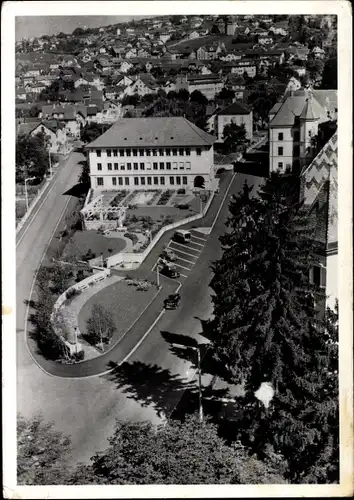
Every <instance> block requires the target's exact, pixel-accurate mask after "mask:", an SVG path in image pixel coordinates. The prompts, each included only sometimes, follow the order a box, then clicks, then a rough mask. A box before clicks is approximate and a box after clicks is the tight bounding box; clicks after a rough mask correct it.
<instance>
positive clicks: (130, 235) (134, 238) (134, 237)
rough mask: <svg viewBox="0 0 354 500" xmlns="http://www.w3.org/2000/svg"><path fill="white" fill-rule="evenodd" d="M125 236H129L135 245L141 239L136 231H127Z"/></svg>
mask: <svg viewBox="0 0 354 500" xmlns="http://www.w3.org/2000/svg"><path fill="white" fill-rule="evenodd" d="M124 237H125V238H129V239H130V240H131V241H132V243H133V245H136V244H137V243H138V241H139V238H138V237H137V235H136V234H134V233H125V234H124Z"/></svg>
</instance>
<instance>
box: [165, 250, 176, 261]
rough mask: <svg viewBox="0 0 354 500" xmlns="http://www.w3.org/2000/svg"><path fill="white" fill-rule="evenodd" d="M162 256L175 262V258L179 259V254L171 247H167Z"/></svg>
mask: <svg viewBox="0 0 354 500" xmlns="http://www.w3.org/2000/svg"><path fill="white" fill-rule="evenodd" d="M161 258H162V259H164V260H169V261H171V262H174V261H175V260H177V255H176V254H175V253H174V252H173V251H172V250H171V248H165V250H164V251H163V252H162V254H161Z"/></svg>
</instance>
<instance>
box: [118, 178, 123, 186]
mask: <svg viewBox="0 0 354 500" xmlns="http://www.w3.org/2000/svg"><path fill="white" fill-rule="evenodd" d="M118 184H119V185H120V186H123V177H118Z"/></svg>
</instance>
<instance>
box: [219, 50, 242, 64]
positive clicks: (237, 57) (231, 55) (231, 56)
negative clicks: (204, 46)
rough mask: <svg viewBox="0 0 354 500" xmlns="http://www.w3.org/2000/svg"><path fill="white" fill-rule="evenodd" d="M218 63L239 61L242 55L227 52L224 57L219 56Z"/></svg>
mask: <svg viewBox="0 0 354 500" xmlns="http://www.w3.org/2000/svg"><path fill="white" fill-rule="evenodd" d="M219 59H220V61H225V62H231V61H239V60H240V59H242V54H240V53H238V52H228V53H227V54H225V55H220V56H219Z"/></svg>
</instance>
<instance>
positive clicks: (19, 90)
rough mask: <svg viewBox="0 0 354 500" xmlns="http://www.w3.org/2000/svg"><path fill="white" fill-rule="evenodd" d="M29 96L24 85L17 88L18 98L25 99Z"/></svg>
mask: <svg viewBox="0 0 354 500" xmlns="http://www.w3.org/2000/svg"><path fill="white" fill-rule="evenodd" d="M26 98H27V92H26V90H25V88H24V87H18V88H17V89H16V99H21V101H25V100H26Z"/></svg>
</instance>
